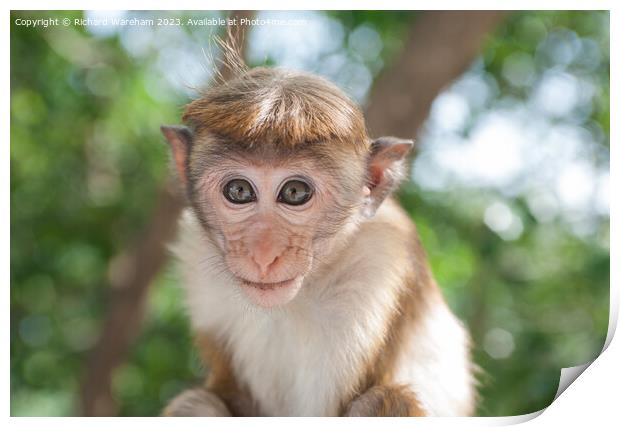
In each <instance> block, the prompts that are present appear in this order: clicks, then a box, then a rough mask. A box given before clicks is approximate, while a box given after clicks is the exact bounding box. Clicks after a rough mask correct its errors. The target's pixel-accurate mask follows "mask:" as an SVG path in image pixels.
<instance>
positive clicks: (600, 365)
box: [0, 0, 620, 426]
mask: <svg viewBox="0 0 620 427" xmlns="http://www.w3.org/2000/svg"><path fill="white" fill-rule="evenodd" d="M616 3H617V2H614V1H612V0H590V1H587V2H585V1H577V0H546V1H544V2H541V1H540V0H536V1H534V0H520V1H514V0H505V1H502V2H492V1H471V0H470V1H468V2H463V1H458V0H450V1H442V2H441V3H439V2H437V1H434V2H433V1H415V2H410V1H409V2H407V1H390V0H384V1H382V2H380V3H378V2H376V1H369V0H358V1H352V0H349V1H339V2H335V1H333V0H331V1H326V0H314V1H309V0H300V1H297V2H295V3H290V2H288V3H286V2H284V1H261V2H256V1H235V0H228V1H222V0H214V1H210V2H208V3H207V2H205V1H199V0H177V1H175V2H170V3H169V4H162V3H158V4H155V3H154V2H153V1H152V0H151V1H146V0H125V1H119V0H107V1H104V0H97V1H90V2H84V1H76V0H60V1H55V2H44V1H34V0H26V1H19V2H18V1H14V0H10V1H8V2H5V3H4V5H5V8H6V14H5V15H4V17H5V20H4V22H3V28H2V32H1V37H2V53H3V56H4V58H5V59H6V61H5V62H4V64H5V65H4V66H3V67H1V69H0V73H1V75H2V81H4V86H3V88H2V91H3V95H4V96H3V97H2V99H3V100H4V101H3V102H2V113H3V114H2V117H1V120H2V127H1V129H2V130H3V133H4V135H5V138H4V141H5V143H4V144H3V149H2V156H3V158H2V166H3V167H2V168H1V169H2V170H1V171H0V175H1V176H2V181H3V186H2V190H0V191H2V196H3V197H2V200H3V204H4V209H1V210H0V215H1V219H2V230H3V233H2V236H3V237H4V238H3V239H2V240H3V242H2V243H3V244H2V245H1V249H0V251H1V254H2V261H1V262H2V272H3V277H5V279H6V280H5V283H6V284H7V286H6V290H5V295H6V302H5V304H6V305H9V304H10V294H9V286H8V284H9V283H10V275H9V269H10V240H9V239H8V238H7V237H8V236H9V232H10V215H9V210H10V202H9V200H10V193H9V191H10V190H9V180H10V174H9V167H10V144H9V141H10V131H9V114H10V97H9V88H10V73H9V66H8V64H9V63H10V59H9V25H8V22H9V11H10V10H11V9H15V10H27V9H41V10H60V9H69V10H70V9H78V10H82V9H101V10H104V9H108V10H110V9H130V10H131V9H133V10H200V9H204V8H205V6H208V9H213V10H218V9H219V10H231V9H236V10H244V9H249V10H255V9H259V10H269V9H276V10H278V9H279V10H304V9H309V10H355V9H357V10H360V9H367V10H371V9H373V8H376V7H377V6H380V7H381V9H382V10H399V9H401V10H402V9H416V10H433V9H436V10H450V9H458V10H462V9H464V8H465V6H467V9H500V10H528V9H532V10H536V9H538V10H611V11H612V12H611V33H612V34H611V44H610V51H611V52H615V50H614V46H617V40H616V38H617V36H616V34H615V31H614V28H620V19H618V16H617V14H616V13H615V11H614V9H615V8H614V7H613V6H615V4H616ZM617 69H618V60H617V55H612V59H611V70H612V74H613V71H614V70H617ZM617 86H618V85H617V84H615V80H614V78H613V77H612V82H611V97H610V99H611V123H617V122H618V114H617V112H616V104H617V102H616V100H617V98H618V87H617ZM615 136H616V133H615V132H614V129H613V126H612V129H611V141H614V137H615ZM618 164H620V163H619V160H618V152H617V150H616V149H615V148H613V147H612V150H611V166H610V169H611V182H612V185H611V188H620V187H619V186H618V184H619V179H620V178H619V174H618V171H617V170H616V169H617V167H618V166H617V165H618ZM614 168H615V169H614ZM619 208H620V206H619V198H618V197H611V215H612V218H613V216H614V215H615V214H617V212H618V211H619ZM618 239H620V229H619V228H618V226H617V224H616V223H614V222H613V221H612V222H611V251H612V252H611V253H612V257H611V259H612V260H613V259H614V256H613V255H616V252H617V250H616V249H615V248H617V247H618ZM619 268H620V263H618V262H616V263H613V262H612V263H611V290H610V305H611V307H610V320H609V325H610V328H609V331H608V337H607V341H606V344H605V346H606V347H607V346H608V348H607V349H606V350H605V351H604V353H603V354H602V355H601V356H600V357H599V358H598V359H597V360H595V361H594V362H593V363H592V366H590V367H589V368H588V369H586V371H585V372H584V373H583V374H582V375H581V376H580V377H579V378H578V379H577V380H576V382H575V383H574V384H573V385H571V386H570V387H569V388H568V389H567V390H566V392H565V393H563V394H562V395H561V396H559V398H558V399H557V400H556V401H555V402H554V403H553V404H551V405H550V406H549V407H548V408H547V409H546V410H544V411H541V412H543V414H542V415H541V416H539V417H537V418H534V415H535V414H530V415H524V416H520V417H497V418H427V419H415V420H411V419H385V418H384V419H381V420H375V419H356V420H351V419H335V418H334V419H328V418H326V419H322V420H320V422H321V423H327V424H332V423H334V424H336V423H337V424H339V425H345V424H348V425H355V426H359V425H370V424H375V423H382V424H383V423H387V424H392V425H407V426H409V425H411V423H412V422H415V423H416V424H418V423H420V424H424V425H431V424H432V425H476V426H479V425H509V424H517V423H521V422H524V421H528V420H530V419H532V418H534V419H533V420H532V421H530V424H531V425H547V424H550V423H553V424H556V423H558V424H559V423H561V424H563V425H568V426H571V425H579V426H582V425H583V424H584V423H585V422H590V423H592V422H594V423H595V425H596V424H598V423H599V422H600V423H601V424H603V425H609V424H610V421H611V422H613V421H612V420H618V414H619V413H620V410H619V405H618V404H617V402H616V400H617V397H616V396H617V393H616V392H617V390H616V384H615V382H617V381H618V379H619V378H620V375H619V374H620V369H619V368H618V364H617V363H616V361H618V360H620V345H619V344H618V342H617V341H618V340H615V341H612V338H613V335H614V332H615V329H616V326H617V321H618V303H619V300H618V294H619V293H618V280H619V279H620V276H619ZM6 305H5V308H7V307H6ZM4 320H5V323H4V324H5V325H8V324H9V323H10V310H8V309H5V310H4ZM2 329H3V338H4V339H3V345H4V351H2V352H1V356H0V357H1V358H2V361H3V366H4V367H5V371H4V372H6V373H7V377H6V378H5V386H4V387H3V388H2V395H1V396H2V401H3V409H4V414H5V415H6V416H8V415H9V413H10V381H9V380H8V374H9V372H10V351H9V348H10V329H9V327H6V326H5V327H4V328H2ZM238 421H239V420H235V419H217V420H213V419H212V420H197V419H175V420H171V419H161V418H115V419H114V421H113V422H114V423H119V424H121V425H132V426H133V425H134V424H135V423H139V424H148V425H169V424H171V423H175V424H176V425H204V424H205V423H208V424H209V425H217V424H221V425H232V424H233V423H234V424H236V423H237V422H238ZM315 421H316V420H314V419H304V418H297V419H293V420H291V419H284V418H279V419H278V418H269V419H252V420H251V421H250V420H248V421H247V422H251V423H252V425H259V426H260V425H264V426H267V425H269V426H271V425H274V424H275V425H284V424H289V423H290V422H294V423H295V424H296V425H299V424H302V425H303V424H306V423H307V425H312V424H313V423H314V422H315ZM41 422H43V423H45V424H46V425H52V426H53V425H63V426H64V425H69V426H71V425H78V426H82V425H84V423H87V424H92V425H108V424H109V423H110V422H111V420H109V419H104V418H98V419H95V418H93V419H88V420H85V419H82V418H43V419H39V418H11V419H10V423H11V424H14V425H31V424H32V423H37V424H39V423H41ZM242 422H243V421H242ZM353 423H354V424H353ZM541 423H542V424H541Z"/></svg>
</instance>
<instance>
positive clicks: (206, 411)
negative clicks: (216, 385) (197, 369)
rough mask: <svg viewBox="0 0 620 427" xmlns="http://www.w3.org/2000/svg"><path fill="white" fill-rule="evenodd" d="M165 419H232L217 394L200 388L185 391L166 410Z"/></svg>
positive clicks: (164, 412)
mask: <svg viewBox="0 0 620 427" xmlns="http://www.w3.org/2000/svg"><path fill="white" fill-rule="evenodd" d="M162 415H163V416H165V417H230V416H231V415H232V414H231V413H230V411H229V410H228V408H227V407H226V404H225V403H224V401H223V400H222V399H220V398H219V397H218V396H217V395H216V394H215V393H213V392H211V391H209V390H207V389H205V388H202V387H199V388H193V389H189V390H185V391H184V392H182V393H181V394H179V395H178V396H177V397H175V398H174V399H172V401H171V402H170V403H169V404H168V406H166V409H164V411H163V413H162Z"/></svg>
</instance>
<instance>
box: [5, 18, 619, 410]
mask: <svg viewBox="0 0 620 427" xmlns="http://www.w3.org/2000/svg"><path fill="white" fill-rule="evenodd" d="M81 14H82V12H13V13H12V14H11V183H10V185H11V413H12V415H18V416H19V415H71V414H75V413H76V412H77V406H76V405H77V395H78V393H79V385H80V380H81V378H82V376H83V374H84V368H85V366H84V362H85V360H86V359H87V357H88V354H89V350H90V349H91V348H92V346H93V344H94V343H95V341H96V339H97V334H98V331H99V328H100V326H101V324H102V320H103V318H104V315H105V313H106V307H107V301H108V300H107V298H108V292H107V289H108V288H107V287H108V283H109V278H110V276H111V275H113V274H115V271H116V270H117V267H118V264H119V259H120V256H119V254H122V253H123V251H124V250H125V249H126V248H127V247H128V246H129V245H130V244H131V243H132V242H133V241H134V240H135V239H136V238H137V236H138V235H139V233H140V231H141V230H142V227H143V226H144V224H145V222H146V221H147V220H148V218H149V213H150V212H151V209H152V208H153V206H154V203H155V195H156V191H157V189H158V188H159V187H160V186H161V185H162V183H163V182H164V181H165V178H166V176H167V173H168V153H167V148H166V146H165V144H164V143H163V142H162V141H163V138H162V137H161V135H160V134H159V125H160V124H163V123H178V122H179V120H180V119H179V118H180V114H181V111H182V106H183V104H184V103H185V102H187V100H188V99H189V98H188V95H189V92H187V91H184V90H180V89H178V87H179V86H178V85H177V86H175V85H174V84H172V83H170V81H168V80H165V74H166V72H165V70H166V69H167V68H166V67H168V66H171V65H170V64H168V65H167V64H166V61H170V58H167V57H166V56H165V55H164V54H162V50H159V49H158V48H157V45H155V44H154V45H149V44H148V43H147V44H142V45H140V44H139V43H138V42H136V40H138V41H139V37H137V36H136V34H133V38H131V37H128V36H127V35H126V34H125V35H123V34H121V31H117V32H113V33H107V34H102V33H96V34H93V33H91V32H89V31H88V30H87V29H85V28H84V27H82V28H76V27H71V28H47V29H46V28H37V29H32V28H26V27H24V26H17V25H15V18H18V17H30V18H32V17H50V16H59V17H65V16H70V17H77V16H80V15H81ZM142 15H149V13H146V12H143V13H142ZM150 15H152V16H192V17H197V16H205V17H207V16H219V15H218V14H217V13H210V12H203V13H198V12H197V13H192V14H190V13H185V14H184V13H180V12H175V13H170V14H163V13H152V14H150ZM418 16H419V15H418V14H416V13H403V12H398V13H388V12H384V13H377V12H363V11H360V12H329V13H315V14H314V15H312V17H314V18H317V17H322V18H321V19H328V20H329V22H331V23H332V24H333V25H339V27H338V28H339V31H340V33H341V34H342V40H343V41H342V43H341V44H340V45H338V46H336V47H334V48H332V51H324V52H323V51H321V50H320V49H319V50H318V51H319V54H318V57H317V58H318V59H316V60H317V61H318V60H320V59H321V55H322V56H326V55H333V54H334V51H337V52H336V53H337V54H338V55H340V56H339V57H340V58H344V60H345V62H346V61H349V62H351V63H353V62H354V63H356V64H361V66H363V67H365V69H366V70H369V72H368V73H366V74H365V75H369V76H371V78H372V79H374V77H375V76H377V75H378V74H380V72H381V71H382V70H384V69H389V66H390V64H391V63H392V62H393V61H394V60H395V58H398V56H399V55H401V54H402V49H403V43H404V38H405V35H406V33H407V30H408V29H409V28H410V26H413V25H415V21H416V18H417V17H418ZM314 18H313V19H314ZM317 19H318V18H317ZM360 28H365V29H368V28H370V29H371V32H370V33H369V34H371V35H372V36H373V37H375V39H376V38H377V36H378V37H379V38H380V43H381V46H382V49H381V50H380V53H379V54H378V55H370V56H364V55H363V54H362V55H360V53H359V52H358V51H356V43H357V42H356V40H358V37H357V36H359V35H360V32H359V31H358V32H357V33H356V30H359V29H360ZM365 31H366V33H368V31H367V30H365ZM352 34H357V36H353V35H352ZM558 35H559V36H558ZM157 36H158V37H159V36H161V37H168V39H169V40H171V39H175V40H176V43H178V44H179V45H183V43H185V42H188V41H190V40H191V41H193V42H194V43H198V44H201V45H203V46H207V45H208V44H209V41H208V37H207V34H205V31H204V29H201V28H184V29H183V30H181V31H177V32H174V33H158V35H157ZM560 36H561V37H565V38H567V39H570V40H573V41H575V40H577V42H575V43H580V44H579V46H581V48H580V49H578V50H576V51H575V52H576V53H575V52H573V53H574V55H573V57H571V58H569V60H566V56H564V57H563V56H562V46H563V45H562V44H559V45H558V46H559V47H557V46H556V48H557V49H556V50H552V55H550V56H549V55H547V56H545V55H543V54H541V52H543V53H544V48H545V46H549V43H551V42H550V41H549V40H551V41H553V37H556V38H557V37H560ZM136 37H137V38H136ZM128 40H129V41H128ZM132 40H133V44H132ZM252 40H253V39H252V38H251V39H250V44H251V43H252ZM364 40H366V41H368V40H369V39H368V38H366V39H364ZM136 43H138V44H136ZM257 43H258V42H257ZM273 43H274V44H277V41H275V40H274V41H273ZM132 46H133V47H132ZM136 46H138V47H140V49H138V48H136ZM250 47H251V46H250ZM593 50H595V51H596V52H598V53H597V55H598V56H595V57H593V56H592V51H593ZM136 52H137V53H136ZM554 52H555V53H557V52H559V53H557V54H555V53H554ZM254 53H255V54H254V56H252V55H250V62H251V63H254V64H256V63H264V62H266V63H268V64H279V63H280V62H281V61H283V59H282V58H280V57H277V56H275V55H273V54H271V53H269V52H267V53H265V52H263V51H261V50H260V49H258V48H257V49H256V50H255V51H254ZM515 54H516V55H515ZM188 55H194V56H197V55H198V56H199V55H202V54H201V53H199V54H197V53H196V52H191V51H190V52H189V53H188ZM515 58H516V59H515ZM511 61H512V62H511ZM507 64H512V65H510V66H512V68H510V67H509V65H507ZM514 64H517V65H516V66H514ZM524 64H525V65H524ZM176 65H178V64H176ZM308 67H309V68H312V64H310V65H309V66H308ZM519 67H521V68H519ZM524 67H525V68H526V71H527V73H526V74H527V78H526V79H521V80H519V76H520V74H519V71H523V69H524ZM558 67H561V68H562V70H564V71H563V72H568V73H571V75H573V76H577V77H579V78H583V79H586V80H587V81H589V82H590V84H591V86H592V87H593V88H594V90H593V94H592V96H591V98H590V101H589V104H588V108H587V109H585V110H583V111H581V112H580V114H572V115H571V114H566V115H563V116H557V115H556V116H554V117H552V118H551V119H550V121H551V122H553V123H560V124H571V125H575V126H578V127H579V128H580V129H585V130H586V131H587V134H586V135H587V137H586V138H583V141H582V153H583V154H582V156H581V157H580V159H581V160H583V161H585V162H587V164H588V165H589V167H590V168H591V170H593V171H595V172H597V173H602V174H605V173H606V171H608V170H609V14H608V13H607V12H597V11H593V12H516V13H513V14H511V15H510V16H509V17H508V18H507V19H506V21H505V22H504V23H503V24H501V25H500V26H499V28H498V29H497V31H496V32H495V33H493V34H491V35H490V36H489V38H488V40H487V41H486V42H485V44H484V46H483V50H482V54H481V56H480V58H479V59H478V60H476V62H475V64H473V65H472V69H471V70H469V71H468V72H469V73H470V74H471V73H474V74H476V73H477V74H476V75H479V76H484V78H485V79H492V81H493V82H494V83H493V85H494V87H495V91H494V92H493V94H492V95H491V96H490V98H489V99H488V100H487V102H486V103H485V104H484V105H483V106H481V107H480V108H478V109H477V110H476V111H473V112H472V113H471V114H470V115H469V116H468V120H467V122H466V123H465V124H464V125H463V127H462V129H460V130H459V131H458V132H460V134H461V135H462V136H464V137H466V136H467V134H468V132H469V130H470V129H472V127H473V126H474V125H475V123H476V120H477V119H478V117H480V116H481V115H483V114H484V113H485V112H489V111H494V110H496V109H500V108H502V107H503V106H505V105H507V104H510V105H522V106H524V108H525V109H526V110H527V108H529V107H528V105H531V102H532V99H533V98H534V97H535V88H536V85H537V82H539V81H541V79H543V78H544V76H545V75H546V74H545V73H547V72H549V71H550V70H551V71H553V70H557V69H558ZM508 68H510V70H513V72H512V74H511V72H510V70H509V71H507V69H508ZM515 69H516V75H517V77H515V71H514V70H515ZM315 71H316V70H315ZM521 75H523V73H522V74H521ZM372 79H371V80H370V82H369V83H370V84H371V83H372ZM515 82H516V83H515ZM181 86H182V85H181ZM366 86H368V85H366ZM356 87H357V88H358V89H356V90H357V92H356V90H353V95H354V96H355V97H356V98H357V99H358V100H360V101H361V102H364V101H365V96H366V95H367V92H368V87H364V85H358V86H356ZM422 142H424V138H422ZM430 143H431V142H429V144H430ZM498 143H501V141H500V142H498ZM545 143H546V142H545V141H544V140H541V141H539V142H538V144H539V146H540V149H541V150H542V149H544V145H545ZM560 151H561V150H560ZM560 151H558V153H557V155H558V156H560V155H561V152H560ZM422 153H423V151H422ZM532 155H534V153H532ZM423 162H424V157H423V156H421V155H420V156H419V157H418V160H416V163H415V164H414V177H415V176H416V175H415V169H416V167H417V166H418V164H422V163H423ZM422 166H423V165H421V166H420V168H422ZM526 179H527V175H524V177H523V180H526ZM399 196H400V198H401V200H402V203H403V205H404V206H405V207H406V208H407V210H408V211H409V212H410V213H411V216H412V217H413V218H414V220H415V221H416V223H417V225H418V227H419V231H420V234H421V238H422V241H423V244H424V245H425V247H426V250H427V252H428V254H429V258H430V262H431V265H432V268H433V271H434V274H435V276H436V278H437V280H438V282H439V283H440V284H441V286H442V288H443V289H444V292H445V294H446V296H447V299H448V302H449V304H450V306H451V307H452V308H453V310H454V311H455V312H456V313H457V314H458V315H459V317H461V318H462V319H464V321H465V322H466V323H467V325H468V327H469V329H470V331H471V333H472V336H473V340H474V343H475V347H474V357H475V361H476V363H477V364H478V365H479V366H480V367H481V368H482V371H483V373H482V374H481V375H480V376H479V379H480V395H481V402H480V405H479V408H478V414H479V415H496V416H499V415H517V414H524V413H529V412H532V411H536V410H538V409H541V408H543V407H545V406H547V405H548V404H549V403H550V402H551V401H552V399H553V397H554V395H555V393H556V390H557V385H558V379H559V372H560V369H561V368H562V367H567V366H573V365H577V364H581V363H584V362H586V361H588V360H591V359H592V358H594V357H595V356H596V355H597V354H598V353H599V352H600V350H601V349H602V345H603V342H604V340H605V337H606V333H607V323H608V305H609V213H608V210H607V212H605V209H602V210H601V209H598V210H597V209H594V208H593V207H592V208H587V209H585V210H583V209H582V211H581V214H580V215H581V216H579V221H577V220H575V219H574V216H573V217H571V216H566V215H563V212H560V213H559V214H557V215H555V216H553V217H551V218H546V219H543V220H541V216H540V215H537V213H536V212H535V211H534V210H533V208H532V206H533V204H532V203H531V198H529V193H528V192H527V191H522V192H517V191H508V190H507V187H505V188H504V187H502V186H501V185H500V186H498V185H468V184H467V183H463V182H459V180H458V179H457V180H456V181H453V182H452V183H451V184H450V185H445V186H443V187H442V188H429V187H428V186H424V185H421V184H420V183H419V182H418V180H416V179H414V180H412V181H411V182H409V183H407V184H406V185H404V186H403V187H402V189H401V191H400V194H399ZM494 202H495V203H500V205H501V206H504V207H508V208H509V212H510V213H511V215H512V218H513V219H514V218H517V219H518V223H519V224H520V229H519V230H518V233H517V235H516V236H515V235H512V236H507V235H506V234H503V235H502V233H501V232H498V231H497V230H495V231H494V230H493V227H490V226H489V225H488V223H489V221H486V222H485V212H487V213H488V206H489V204H490V203H494ZM504 210H505V209H504ZM560 211H561V209H560ZM571 218H573V219H571ZM583 224H586V225H587V226H583ZM496 228H497V227H496ZM177 282H178V279H177V272H176V270H175V267H174V265H173V263H170V262H169V263H168V265H167V267H166V268H165V270H164V271H162V272H161V273H160V274H159V276H158V277H157V280H156V281H155V282H154V283H153V284H152V287H151V289H150V293H149V295H148V302H147V310H146V314H145V320H144V322H143V324H142V330H141V332H140V334H139V336H138V338H137V339H136V341H135V343H133V344H132V346H131V354H130V357H129V358H128V359H127V360H126V361H125V362H124V363H123V364H122V366H121V367H120V368H119V369H117V370H115V372H114V375H113V382H112V385H113V394H114V397H115V399H116V400H117V402H118V404H119V410H120V414H121V415H156V414H158V413H159V411H160V410H161V408H162V407H163V405H164V404H165V402H166V401H167V400H168V399H169V398H170V397H172V396H173V395H174V394H175V393H177V392H179V391H180V390H182V389H183V388H185V387H187V386H189V385H191V384H195V383H196V382H197V381H198V380H199V378H200V377H201V376H202V375H203V374H204V368H203V367H201V366H200V363H199V361H198V358H197V355H196V353H195V350H193V349H192V346H191V336H190V332H189V327H188V320H187V316H186V314H185V313H184V312H183V309H182V306H181V292H180V289H179V287H178V284H177Z"/></svg>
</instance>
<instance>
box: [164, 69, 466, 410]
mask: <svg viewBox="0 0 620 427" xmlns="http://www.w3.org/2000/svg"><path fill="white" fill-rule="evenodd" d="M182 121H183V123H184V124H183V125H176V126H162V127H161V130H162V133H163V135H164V136H165V138H166V140H167V142H168V144H169V146H170V148H171V159H172V163H173V165H174V168H173V169H174V170H175V171H176V172H175V173H176V175H177V177H178V181H179V184H180V187H181V188H182V189H183V192H184V194H185V195H186V199H187V207H186V209H185V211H184V212H183V215H182V217H181V219H180V220H179V230H178V238H177V240H176V241H175V242H174V243H173V245H172V251H173V253H174V255H175V257H176V259H177V262H178V265H179V268H180V273H181V276H182V285H181V286H182V287H183V289H184V291H185V303H186V308H187V310H188V312H189V317H190V323H191V327H192V330H193V332H194V335H195V344H196V346H197V348H198V350H199V352H200V356H201V359H202V361H203V362H204V364H205V366H206V367H207V370H208V372H207V378H206V379H205V382H204V384H203V385H201V386H199V387H196V388H192V389H189V390H186V391H184V392H182V393H181V394H179V395H178V396H176V397H174V398H173V399H172V400H171V401H170V402H169V403H168V405H167V406H166V408H165V409H164V410H163V413H162V414H163V415H166V416H467V415H471V414H472V413H473V411H474V409H475V401H476V390H475V388H476V384H475V378H474V365H473V363H472V361H471V355H470V353H471V349H470V346H471V345H470V338H469V335H468V333H467V331H466V329H465V327H464V326H463V324H462V323H461V321H460V320H459V319H458V318H457V317H456V316H455V315H454V314H453V313H452V311H451V310H450V309H449V307H448V305H447V303H446V302H445V300H444V297H443V296H442V293H441V291H440V289H439V287H438V285H437V283H436V281H435V279H434V277H433V275H432V272H431V270H430V267H429V264H428V261H427V259H426V255H425V251H424V249H423V247H422V244H421V242H420V238H419V236H418V234H417V231H416V228H415V224H414V223H413V221H412V219H410V217H409V215H408V214H407V213H406V212H405V211H404V210H403V208H402V207H401V206H400V205H399V204H398V202H397V200H396V198H395V196H394V195H393V192H394V191H395V189H396V188H397V187H398V185H399V184H400V182H401V181H402V180H403V179H404V177H405V176H406V175H407V164H406V163H407V155H408V153H409V152H410V151H411V149H412V146H413V141H411V140H405V139H399V138H396V137H379V138H376V139H371V138H370V136H369V134H368V130H367V128H366V123H365V118H364V116H363V113H362V111H361V108H360V107H359V106H358V105H357V104H356V103H355V102H354V101H352V100H351V99H350V98H349V97H348V96H347V95H346V94H345V93H344V91H342V90H341V89H339V88H338V87H337V86H336V85H334V84H333V83H331V82H329V81H328V80H327V79H325V78H323V77H319V76H317V75H315V74H311V73H306V72H301V71H295V70H290V69H284V68H278V67H255V68H248V67H247V66H244V67H243V68H241V69H239V70H236V72H235V73H234V75H233V77H231V78H230V79H228V80H227V81H225V82H219V83H217V84H213V85H211V86H210V87H208V88H207V89H205V90H204V91H203V92H201V94H200V96H199V97H198V98H196V99H195V100H193V101H191V102H190V103H188V104H187V105H186V107H185V111H184V114H183V116H182Z"/></svg>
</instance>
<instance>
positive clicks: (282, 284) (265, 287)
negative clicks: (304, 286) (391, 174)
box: [241, 277, 297, 291]
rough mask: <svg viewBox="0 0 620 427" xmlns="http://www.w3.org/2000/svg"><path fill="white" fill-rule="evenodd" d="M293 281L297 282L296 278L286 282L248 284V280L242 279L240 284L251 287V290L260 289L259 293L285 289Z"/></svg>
mask: <svg viewBox="0 0 620 427" xmlns="http://www.w3.org/2000/svg"><path fill="white" fill-rule="evenodd" d="M295 280H297V277H294V278H292V279H288V280H283V281H281V282H250V281H249V280H243V279H242V280H241V284H243V285H245V286H251V287H253V288H257V289H260V290H261V291H269V290H274V289H276V288H280V287H286V286H288V285H290V284H292V283H293V282H294V281H295Z"/></svg>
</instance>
